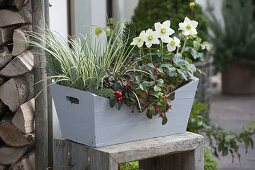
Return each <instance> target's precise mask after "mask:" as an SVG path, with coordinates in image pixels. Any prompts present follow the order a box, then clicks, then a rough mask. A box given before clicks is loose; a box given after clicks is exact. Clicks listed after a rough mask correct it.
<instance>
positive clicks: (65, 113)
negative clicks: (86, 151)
mask: <svg viewBox="0 0 255 170" xmlns="http://www.w3.org/2000/svg"><path fill="white" fill-rule="evenodd" d="M198 81H199V80H198V79H197V78H195V79H194V80H192V81H190V82H189V83H188V84H186V85H184V86H182V87H180V88H179V89H177V90H176V91H175V99H174V101H172V102H171V105H172V110H170V111H168V112H167V117H168V123H167V124H166V125H161V121H162V119H161V118H160V117H154V118H153V119H148V118H147V117H146V115H145V113H131V111H130V108H129V107H127V106H124V105H123V106H122V108H121V110H120V111H118V110H117V109H116V108H110V106H109V100H108V99H106V98H103V97H100V96H97V95H95V94H92V93H89V92H84V91H81V90H77V89H73V88H69V87H65V86H60V85H57V84H55V85H52V87H51V93H52V97H53V100H54V104H55V108H56V113H57V116H58V119H59V125H60V130H61V133H62V137H63V138H65V139H69V140H72V141H74V142H78V143H81V144H85V145H88V146H92V147H102V146H106V145H112V144H117V143H124V142H129V141H135V140H141V139H147V138H153V137H160V136H166V135H173V134H180V133H184V132H186V128H187V123H188V119H189V114H190V111H191V107H192V104H193V100H194V97H195V92H196V89H197V85H198ZM70 97H72V98H75V99H78V100H72V102H71V101H70ZM78 101H79V104H77V103H78Z"/></svg>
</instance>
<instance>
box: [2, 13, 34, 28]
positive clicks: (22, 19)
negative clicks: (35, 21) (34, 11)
mask: <svg viewBox="0 0 255 170" xmlns="http://www.w3.org/2000/svg"><path fill="white" fill-rule="evenodd" d="M23 14H24V15H23ZM0 16H1V17H0V27H1V28H4V27H10V26H16V25H22V24H26V23H30V22H31V20H30V19H31V14H29V13H27V12H25V11H24V13H23V11H21V12H16V11H12V10H8V9H0Z"/></svg>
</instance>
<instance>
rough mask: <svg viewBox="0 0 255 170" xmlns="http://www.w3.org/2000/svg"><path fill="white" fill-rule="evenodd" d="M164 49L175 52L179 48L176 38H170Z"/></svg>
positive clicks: (178, 41)
mask: <svg viewBox="0 0 255 170" xmlns="http://www.w3.org/2000/svg"><path fill="white" fill-rule="evenodd" d="M166 47H167V50H168V51H170V52H172V51H174V50H176V48H177V47H180V40H179V39H178V38H176V37H174V38H170V41H169V43H168V44H167V46H166Z"/></svg>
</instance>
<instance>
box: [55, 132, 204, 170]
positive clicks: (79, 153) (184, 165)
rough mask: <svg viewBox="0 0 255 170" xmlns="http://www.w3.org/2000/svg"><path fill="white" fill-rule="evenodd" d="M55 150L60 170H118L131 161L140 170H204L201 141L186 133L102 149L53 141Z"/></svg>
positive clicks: (63, 141) (199, 138) (201, 138)
mask: <svg viewBox="0 0 255 170" xmlns="http://www.w3.org/2000/svg"><path fill="white" fill-rule="evenodd" d="M54 148H55V149H54V163H55V165H54V167H53V168H55V169H59V170H60V169H61V170H68V169H85V170H99V169H100V170H117V169H118V164H119V163H124V162H129V161H134V160H143V161H141V165H142V166H143V167H142V168H143V170H159V169H160V170H169V168H170V167H171V168H173V169H171V170H203V158H202V157H203V154H202V152H203V137H202V136H201V135H197V134H193V133H189V132H186V133H184V134H179V135H172V136H165V137H159V138H153V139H146V140H141V141H134V142H129V143H124V144H118V145H112V146H107V147H101V148H92V147H89V146H86V145H81V144H77V143H74V142H71V141H67V140H57V139H55V141H54ZM153 168H154V169H153Z"/></svg>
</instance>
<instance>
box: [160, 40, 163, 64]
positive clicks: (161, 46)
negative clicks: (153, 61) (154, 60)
mask: <svg viewBox="0 0 255 170" xmlns="http://www.w3.org/2000/svg"><path fill="white" fill-rule="evenodd" d="M160 49H161V62H162V63H163V62H164V56H163V54H164V44H163V41H160Z"/></svg>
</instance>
